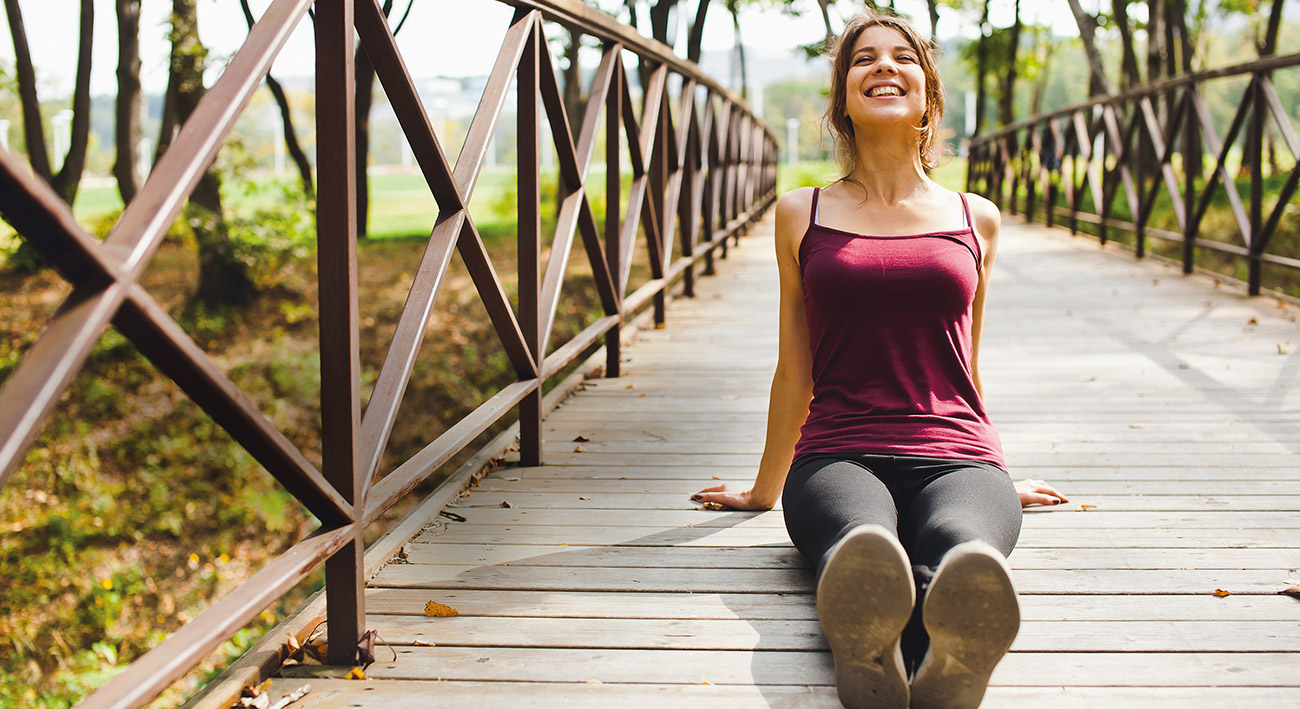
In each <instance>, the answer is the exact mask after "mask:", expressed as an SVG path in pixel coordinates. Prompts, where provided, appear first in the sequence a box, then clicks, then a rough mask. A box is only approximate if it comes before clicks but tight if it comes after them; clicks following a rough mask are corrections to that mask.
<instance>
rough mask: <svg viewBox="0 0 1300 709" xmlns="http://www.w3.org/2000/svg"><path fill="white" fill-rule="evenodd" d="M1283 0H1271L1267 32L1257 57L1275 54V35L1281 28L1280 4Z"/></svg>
mask: <svg viewBox="0 0 1300 709" xmlns="http://www.w3.org/2000/svg"><path fill="white" fill-rule="evenodd" d="M1284 2H1285V0H1273V8H1272V10H1270V11H1269V13H1268V30H1267V31H1266V32H1265V34H1264V42H1263V44H1261V45H1260V47H1259V55H1260V56H1261V57H1262V56H1267V55H1269V54H1274V53H1276V52H1277V33H1278V29H1279V28H1281V27H1282V4H1283V3H1284Z"/></svg>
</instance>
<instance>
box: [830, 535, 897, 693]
mask: <svg viewBox="0 0 1300 709" xmlns="http://www.w3.org/2000/svg"><path fill="white" fill-rule="evenodd" d="M915 603H916V587H915V584H914V583H913V581H912V566H911V564H910V563H909V562H908V560H907V553H906V552H904V551H903V546H902V545H901V544H899V543H898V538H897V537H895V536H894V535H893V534H891V533H890V532H889V531H887V530H886V529H885V528H884V527H881V526H880V525H875V524H872V525H864V526H861V527H858V528H856V529H854V530H853V531H851V532H849V533H848V534H847V535H846V536H845V537H844V538H843V539H841V540H840V541H839V542H838V543H837V544H836V545H835V547H834V548H832V549H831V552H830V557H829V560H828V561H827V562H826V569H825V570H824V571H823V572H822V577H821V580H820V581H818V583H817V618H818V619H819V620H820V621H821V625H822V634H823V635H825V636H826V643H827V644H828V645H830V648H831V654H832V655H833V656H834V658H835V685H836V687H837V688H838V689H839V695H840V703H841V704H843V705H844V706H845V707H848V708H849V709H868V708H869V709H889V708H890V707H897V708H898V709H903V708H904V707H906V706H907V701H908V688H907V674H906V672H905V671H904V669H903V651H902V649H901V648H900V647H899V642H898V641H899V636H900V635H901V634H902V632H903V628H904V627H905V626H906V625H907V621H908V618H910V617H911V615H912V606H913V605H914V604H915Z"/></svg>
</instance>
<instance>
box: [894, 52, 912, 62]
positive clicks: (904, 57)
mask: <svg viewBox="0 0 1300 709" xmlns="http://www.w3.org/2000/svg"><path fill="white" fill-rule="evenodd" d="M898 61H900V62H914V61H916V57H914V56H912V55H911V54H900V55H898Z"/></svg>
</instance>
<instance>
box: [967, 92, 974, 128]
mask: <svg viewBox="0 0 1300 709" xmlns="http://www.w3.org/2000/svg"><path fill="white" fill-rule="evenodd" d="M973 135H975V92H974V91H967V92H966V137H967V138H969V137H971V136H973Z"/></svg>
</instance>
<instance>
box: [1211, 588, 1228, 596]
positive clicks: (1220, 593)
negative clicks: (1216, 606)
mask: <svg viewBox="0 0 1300 709" xmlns="http://www.w3.org/2000/svg"><path fill="white" fill-rule="evenodd" d="M1214 595H1215V597H1217V598H1227V597H1228V596H1231V595H1232V593H1231V592H1229V591H1225V590H1223V589H1221V588H1216V589H1214Z"/></svg>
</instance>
